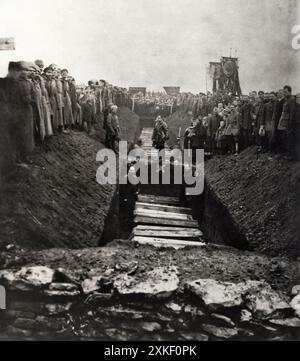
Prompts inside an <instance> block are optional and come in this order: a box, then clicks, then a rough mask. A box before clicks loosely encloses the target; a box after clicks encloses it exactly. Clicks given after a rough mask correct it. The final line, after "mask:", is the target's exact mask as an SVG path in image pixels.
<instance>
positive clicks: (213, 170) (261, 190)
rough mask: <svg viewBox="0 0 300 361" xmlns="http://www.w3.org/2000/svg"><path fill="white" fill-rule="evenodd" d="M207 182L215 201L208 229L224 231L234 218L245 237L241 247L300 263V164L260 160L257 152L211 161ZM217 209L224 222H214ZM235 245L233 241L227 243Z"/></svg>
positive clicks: (264, 156) (270, 157)
mask: <svg viewBox="0 0 300 361" xmlns="http://www.w3.org/2000/svg"><path fill="white" fill-rule="evenodd" d="M205 176H206V183H207V188H206V192H207V194H208V198H209V200H208V201H207V202H206V204H205V206H206V210H205V213H204V220H203V226H204V227H205V226H208V227H209V225H210V224H211V222H216V221H217V223H219V226H221V227H223V228H224V226H225V225H224V222H223V220H224V219H225V220H226V219H228V217H230V219H231V222H232V224H235V226H236V227H237V229H238V231H239V233H240V234H241V235H242V240H241V243H240V246H241V247H246V248H248V249H251V250H255V251H258V252H261V253H264V254H267V255H270V256H287V257H289V258H292V259H295V260H296V259H298V260H299V259H300V238H299V235H300V201H299V200H300V163H299V162H290V161H288V160H286V159H284V158H283V157H282V156H280V155H271V154H259V155H257V153H256V147H252V148H249V149H247V150H245V151H244V152H242V153H241V154H240V155H239V156H237V157H236V156H222V157H215V158H214V159H212V160H209V161H208V162H207V163H206V165H205ZM216 204H217V208H218V209H219V217H215V220H214V219H213V217H214V215H216V213H214V212H212V211H213V209H214V208H215V207H216ZM222 209H223V214H222ZM220 210H221V212H220ZM209 216H210V218H211V221H210V222H209V221H208V218H209ZM222 216H223V217H222ZM226 217H227V218H226ZM222 222H223V224H222ZM211 240H212V241H214V240H213V238H212V239H211ZM225 241H226V240H225ZM231 241H232V239H227V243H229V244H230V242H231ZM235 245H238V240H237V242H235Z"/></svg>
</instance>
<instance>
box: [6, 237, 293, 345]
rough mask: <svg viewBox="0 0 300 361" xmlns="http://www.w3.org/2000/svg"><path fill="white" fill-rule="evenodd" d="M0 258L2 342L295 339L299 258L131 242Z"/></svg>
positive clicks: (211, 247)
mask: <svg viewBox="0 0 300 361" xmlns="http://www.w3.org/2000/svg"><path fill="white" fill-rule="evenodd" d="M2 257H3V259H5V260H6V271H0V283H1V284H2V285H5V286H6V289H7V310H6V311H0V318H1V322H0V325H1V326H0V339H10V340H11V339H25V340H31V339H33V340H36V339H59V340H62V339H81V340H147V341H159V340H168V341H174V340H183V341H187V340H189V341H190V340H194V341H206V340H300V333H299V331H300V318H299V316H300V310H299V307H300V299H299V295H298V296H296V294H297V292H299V288H298V289H296V288H295V289H294V290H292V288H293V286H294V285H295V284H297V281H299V273H300V270H299V265H298V263H296V262H288V261H287V260H285V259H278V258H274V259H270V258H267V257H265V256H259V255H255V254H253V253H248V252H241V251H238V250H234V249H229V248H227V249H226V248H225V249H216V248H214V247H213V246H208V247H206V248H203V249H193V248H190V249H185V250H179V251H175V250H171V249H168V250H166V249H164V250H162V249H161V250H160V249H154V248H152V247H150V246H148V247H147V246H143V247H137V246H135V245H134V244H133V243H129V242H128V241H126V242H121V241H118V242H114V243H112V244H110V245H109V246H107V247H105V248H101V249H100V248H90V249H84V250H77V251H76V250H73V251H71V250H62V249H52V250H48V251H40V252H31V253H30V252H24V251H23V252H22V251H18V252H17V253H15V252H14V253H10V252H6V253H5V254H2ZM31 266H35V267H33V268H31ZM36 266H44V267H36ZM45 266H47V267H48V268H45ZM297 276H298V279H297ZM249 280H251V282H250V281H249ZM263 280H265V281H263Z"/></svg>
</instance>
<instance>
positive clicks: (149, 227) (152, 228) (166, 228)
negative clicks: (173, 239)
mask: <svg viewBox="0 0 300 361" xmlns="http://www.w3.org/2000/svg"><path fill="white" fill-rule="evenodd" d="M136 229H138V230H154V231H157V230H161V229H163V230H164V231H170V232H177V231H184V230H185V231H189V232H201V230H200V229H199V228H198V227H197V228H186V229H184V228H182V227H172V226H166V227H160V226H151V225H142V224H139V225H137V226H136ZM201 235H203V233H202V232H201Z"/></svg>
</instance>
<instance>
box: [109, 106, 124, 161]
mask: <svg viewBox="0 0 300 361" xmlns="http://www.w3.org/2000/svg"><path fill="white" fill-rule="evenodd" d="M117 113H118V107H117V106H116V105H113V106H112V107H111V112H110V114H109V115H108V118H107V134H108V140H109V144H110V148H111V149H112V150H113V151H114V152H115V153H116V154H118V153H119V141H120V132H121V130H120V125H119V118H118V115H117Z"/></svg>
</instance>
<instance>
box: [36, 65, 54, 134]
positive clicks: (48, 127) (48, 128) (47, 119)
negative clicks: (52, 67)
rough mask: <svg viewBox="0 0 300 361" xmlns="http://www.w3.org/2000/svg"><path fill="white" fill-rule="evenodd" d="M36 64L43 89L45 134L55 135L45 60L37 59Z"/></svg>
mask: <svg viewBox="0 0 300 361" xmlns="http://www.w3.org/2000/svg"><path fill="white" fill-rule="evenodd" d="M35 64H36V65H37V67H38V69H39V71H38V72H37V73H36V77H37V78H38V81H39V85H40V88H41V91H42V109H43V119H44V124H45V136H46V137H50V136H51V135H53V129H52V124H51V105H50V99H49V94H48V91H47V88H46V80H45V77H44V75H43V70H44V62H43V61H42V60H36V61H35Z"/></svg>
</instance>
